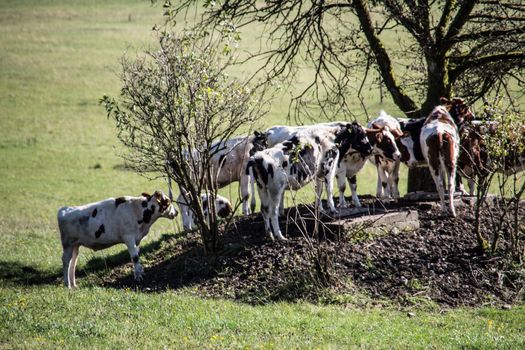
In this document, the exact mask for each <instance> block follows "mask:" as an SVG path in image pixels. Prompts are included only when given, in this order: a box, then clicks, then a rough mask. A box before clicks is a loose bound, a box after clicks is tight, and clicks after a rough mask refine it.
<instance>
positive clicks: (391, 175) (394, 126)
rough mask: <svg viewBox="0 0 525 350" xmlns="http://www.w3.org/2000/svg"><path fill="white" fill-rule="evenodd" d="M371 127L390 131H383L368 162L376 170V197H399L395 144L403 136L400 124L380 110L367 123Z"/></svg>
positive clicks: (397, 153)
mask: <svg viewBox="0 0 525 350" xmlns="http://www.w3.org/2000/svg"><path fill="white" fill-rule="evenodd" d="M368 127H369V128H372V129H385V130H387V131H390V133H385V136H383V137H382V140H381V142H380V143H378V145H377V146H376V147H374V152H373V153H372V157H370V162H371V163H372V164H374V165H375V166H376V170H377V190H376V197H377V198H388V197H392V198H399V189H398V183H399V164H400V162H401V152H400V151H399V148H398V146H397V142H398V141H397V140H398V139H399V138H400V137H402V136H403V132H402V131H401V125H400V124H399V122H398V121H397V120H396V119H395V118H394V117H392V116H390V115H388V114H387V113H386V112H385V111H381V113H380V114H379V116H378V117H377V118H375V119H374V120H372V121H370V122H369V123H368Z"/></svg>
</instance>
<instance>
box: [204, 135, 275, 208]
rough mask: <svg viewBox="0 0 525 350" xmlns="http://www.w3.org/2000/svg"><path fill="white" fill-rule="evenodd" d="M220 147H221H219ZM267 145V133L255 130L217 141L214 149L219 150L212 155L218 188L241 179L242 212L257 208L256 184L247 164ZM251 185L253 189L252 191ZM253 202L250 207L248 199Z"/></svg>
mask: <svg viewBox="0 0 525 350" xmlns="http://www.w3.org/2000/svg"><path fill="white" fill-rule="evenodd" d="M219 147H220V148H219ZM266 147H267V142H266V134H264V133H260V132H257V131H255V132H254V134H253V135H250V136H241V137H236V138H233V139H231V140H227V141H226V142H223V143H216V144H214V145H213V146H212V149H215V148H216V149H217V152H216V153H215V154H214V155H213V157H212V166H213V169H214V176H215V179H216V180H217V186H218V188H222V187H225V186H227V185H229V184H231V183H232V182H237V181H239V183H240V184H239V188H240V191H241V199H242V212H243V214H244V215H248V214H250V209H251V211H252V212H253V211H254V210H255V204H256V203H255V193H254V190H255V188H254V187H255V186H254V184H253V182H251V181H250V177H249V176H248V175H247V174H246V171H245V170H246V166H247V165H248V161H249V159H250V157H251V156H253V155H254V154H255V152H257V151H261V150H263V149H265V148H266ZM250 187H251V191H250ZM250 195H251V203H250V206H249V207H248V199H249V198H250Z"/></svg>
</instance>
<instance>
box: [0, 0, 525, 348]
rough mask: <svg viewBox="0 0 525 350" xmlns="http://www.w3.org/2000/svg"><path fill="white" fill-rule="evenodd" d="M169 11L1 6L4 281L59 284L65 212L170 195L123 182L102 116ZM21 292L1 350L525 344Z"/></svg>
mask: <svg viewBox="0 0 525 350" xmlns="http://www.w3.org/2000/svg"><path fill="white" fill-rule="evenodd" d="M160 13H161V10H160V8H151V7H150V6H149V2H148V1H134V2H129V1H121V2H119V1H111V2H109V3H108V2H106V1H99V2H97V3H95V2H90V3H89V5H85V4H83V3H81V2H80V1H75V2H72V1H67V2H66V1H63V3H62V2H56V1H3V2H1V3H0V48H1V49H0V96H2V98H1V99H0V164H1V166H0V178H1V179H2V180H1V181H0V196H1V198H3V200H2V201H0V213H1V215H0V255H1V257H0V267H1V269H0V271H1V272H2V276H6V275H5V273H6V271H9V270H10V269H11V268H12V267H14V266H16V267H17V268H18V269H20V271H28V270H31V269H35V271H37V272H38V273H40V274H41V275H42V276H47V275H55V274H56V273H58V272H59V267H60V264H61V263H60V244H59V240H58V235H57V231H56V218H55V215H56V210H57V209H58V208H59V207H60V206H62V205H66V204H79V203H86V202H90V201H96V200H99V199H101V198H106V197H108V196H118V195H123V194H139V193H140V192H142V191H152V190H154V189H155V188H165V186H164V184H163V183H162V182H161V181H154V182H150V181H148V180H146V179H144V178H141V177H139V176H137V175H135V174H132V173H129V172H124V171H122V170H119V165H121V164H122V160H121V159H119V158H118V156H117V155H116V154H117V153H118V151H119V147H118V144H117V143H116V140H115V130H114V126H113V124H112V122H111V121H108V120H107V119H106V117H105V115H104V112H103V110H102V108H101V107H100V106H98V105H97V100H98V98H100V97H101V96H102V95H103V94H104V93H108V94H110V95H113V96H115V95H116V94H117V93H118V88H119V80H118V77H117V74H116V72H118V58H119V57H120V56H121V54H122V52H123V51H124V50H126V49H128V48H129V50H130V51H131V52H134V51H135V50H136V49H137V48H138V49H139V50H140V47H141V46H142V45H143V44H144V43H146V42H151V40H152V37H151V35H150V34H149V33H150V32H149V29H150V28H151V27H152V25H153V24H154V23H160V22H161V18H160V16H159V14H160ZM247 41H248V42H249V40H247ZM371 100H372V101H373V97H371ZM374 108H377V109H379V108H381V107H380V106H377V105H374ZM385 108H387V107H385ZM285 110H286V106H284V105H283V104H276V107H275V108H274V110H272V114H271V115H270V116H269V117H268V118H265V120H264V121H263V123H264V126H269V125H272V124H276V123H284V120H283V119H282V115H283V114H284V112H285ZM96 165H99V166H100V167H98V166H97V167H95V166H96ZM361 179H362V180H361V182H360V188H361V191H362V193H371V192H373V191H374V187H375V175H374V174H373V170H372V169H371V168H368V170H367V173H365V174H364V175H363V176H361ZM371 179H372V180H371ZM225 192H226V193H227V192H228V190H225ZM231 192H232V193H236V190H235V189H232V190H231ZM305 196H306V197H308V195H305ZM172 230H173V226H172V224H171V223H167V222H164V223H160V222H159V223H158V224H156V226H155V227H154V229H153V231H154V232H152V234H151V236H150V237H148V239H147V240H148V241H152V240H154V239H155V238H156V237H158V234H159V233H160V232H166V231H172ZM122 249H123V248H122V247H115V248H112V249H111V250H108V251H107V252H98V253H96V254H95V253H92V252H90V251H87V250H82V253H81V255H80V267H81V268H82V266H84V265H85V263H86V261H88V260H89V259H91V258H92V257H93V256H95V255H96V256H104V255H108V254H112V253H114V252H117V251H120V250H122ZM18 283H19V284H16V283H12V282H8V281H7V279H6V280H0V347H4V346H5V347H7V348H11V347H40V346H41V345H45V344H47V346H48V347H57V346H60V345H61V344H63V343H64V342H65V343H67V344H68V345H69V346H78V347H81V346H85V345H91V346H92V347H123V348H129V347H132V346H135V345H139V346H146V344H148V342H149V341H151V342H153V344H155V345H156V347H160V345H161V344H170V345H172V346H174V347H176V346H177V345H179V346H182V345H187V346H194V347H200V346H203V345H204V346H208V347H214V346H218V347H221V345H222V346H224V345H226V344H233V345H235V346H238V347H240V346H241V345H242V346H244V345H249V346H253V347H257V346H259V345H261V346H263V347H270V348H271V347H278V345H286V346H288V347H315V346H322V347H334V348H335V347H341V346H348V345H355V346H367V345H374V346H378V347H385V346H387V347H388V346H393V345H394V344H399V346H400V347H402V346H403V344H404V345H411V346H415V345H422V344H427V343H433V344H435V345H436V346H438V347H442V346H445V344H448V346H450V347H458V346H460V345H466V346H469V345H470V346H474V347H476V346H484V345H487V346H489V345H492V346H494V345H502V346H504V347H505V346H508V345H509V344H512V343H513V342H514V343H516V342H519V341H520V338H518V335H519V334H520V332H523V328H520V327H523V326H522V325H523V324H524V323H523V312H521V314H520V311H523V309H517V310H516V311H511V312H502V311H494V310H473V311H461V310H460V311H454V312H451V313H448V314H446V315H435V314H432V313H423V312H421V315H420V316H418V317H416V318H411V319H408V318H407V317H406V316H405V314H404V313H402V312H397V311H382V310H375V309H372V310H352V309H350V310H345V309H342V308H340V307H316V306H311V305H303V304H298V305H287V304H277V305H270V306H264V307H248V306H244V305H237V304H234V303H230V302H223V301H206V300H201V299H197V298H194V297H188V296H184V295H175V294H173V293H165V294H152V295H148V294H141V293H132V292H128V291H118V290H117V291H116V290H105V289H100V288H90V287H89V286H87V285H85V284H84V285H83V288H82V289H81V290H79V291H76V292H75V293H69V292H67V291H66V290H64V289H63V288H62V287H61V286H59V285H58V283H51V285H49V284H47V285H46V284H44V286H26V285H24V284H23V283H20V282H18ZM239 315H242V316H241V317H239ZM491 319H493V320H495V321H494V322H493V325H492V326H490V327H489V324H490V322H489V320H491ZM498 326H502V327H501V328H498ZM521 341H522V340H521ZM272 344H273V345H272Z"/></svg>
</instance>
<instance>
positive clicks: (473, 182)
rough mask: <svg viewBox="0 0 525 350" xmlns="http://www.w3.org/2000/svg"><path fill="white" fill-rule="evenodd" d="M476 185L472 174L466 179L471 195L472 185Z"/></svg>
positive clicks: (472, 193)
mask: <svg viewBox="0 0 525 350" xmlns="http://www.w3.org/2000/svg"><path fill="white" fill-rule="evenodd" d="M475 185H476V183H475V181H474V176H472V177H469V179H468V193H469V195H471V196H473V195H474V188H475V187H474V186H475Z"/></svg>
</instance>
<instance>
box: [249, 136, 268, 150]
mask: <svg viewBox="0 0 525 350" xmlns="http://www.w3.org/2000/svg"><path fill="white" fill-rule="evenodd" d="M266 148H268V137H267V136H266V133H264V132H259V131H257V130H255V131H254V132H253V140H252V148H251V149H250V156H253V155H254V154H255V152H259V151H262V150H265V149H266Z"/></svg>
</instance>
